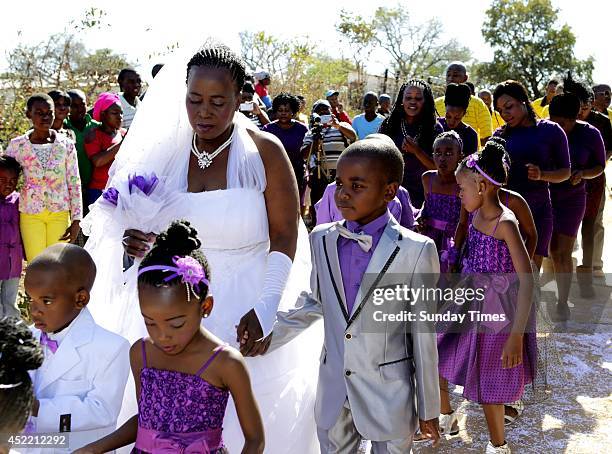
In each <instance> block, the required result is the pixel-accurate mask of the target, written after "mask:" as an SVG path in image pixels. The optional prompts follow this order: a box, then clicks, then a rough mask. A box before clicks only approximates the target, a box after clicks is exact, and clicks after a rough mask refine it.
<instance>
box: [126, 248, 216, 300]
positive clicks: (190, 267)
mask: <svg viewBox="0 0 612 454" xmlns="http://www.w3.org/2000/svg"><path fill="white" fill-rule="evenodd" d="M172 262H174V264H175V265H176V266H167V265H151V266H146V267H144V268H142V269H140V270H139V271H138V275H139V276H140V275H141V274H143V273H146V272H147V271H163V272H172V274H171V275H170V276H168V277H166V278H165V279H164V282H169V281H171V280H172V279H175V278H177V277H179V276H180V278H181V281H182V282H183V283H184V284H185V286H186V287H187V301H191V295H192V294H193V296H194V297H196V298H197V297H198V293H200V284H205V285H206V286H207V287H208V286H210V282H209V281H208V279H206V272H205V271H204V267H203V266H202V265H201V264H200V262H198V261H197V260H196V259H194V258H193V257H191V256H188V255H187V256H185V257H180V256H178V255H175V256H174V257H172ZM196 291H197V293H196Z"/></svg>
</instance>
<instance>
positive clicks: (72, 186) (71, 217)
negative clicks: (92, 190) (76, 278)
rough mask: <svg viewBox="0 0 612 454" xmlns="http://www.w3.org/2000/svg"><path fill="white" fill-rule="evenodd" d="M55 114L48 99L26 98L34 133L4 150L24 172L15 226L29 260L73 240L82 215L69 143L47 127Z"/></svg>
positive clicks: (77, 171)
mask: <svg viewBox="0 0 612 454" xmlns="http://www.w3.org/2000/svg"><path fill="white" fill-rule="evenodd" d="M54 112H55V111H54V104H53V99H51V97H50V96H49V95H46V94H35V95H32V96H30V98H29V99H28V101H27V111H26V115H27V117H28V118H29V119H30V120H31V121H32V125H33V129H32V130H30V131H28V132H27V133H25V134H24V135H22V136H19V137H16V138H15V139H13V140H11V142H10V144H9V146H8V147H7V149H6V150H5V152H4V154H5V155H7V156H12V157H14V158H15V159H16V160H17V161H18V162H19V164H21V166H22V168H23V174H24V180H25V181H24V185H23V187H22V188H21V190H20V195H19V210H20V213H21V214H20V216H19V227H20V230H21V238H22V240H23V244H24V248H25V253H26V258H27V260H28V261H31V260H33V259H34V257H36V256H37V255H38V254H40V252H42V251H43V250H44V249H45V248H46V247H47V246H50V245H52V244H55V243H57V242H59V241H64V240H68V241H70V242H71V243H74V242H76V240H77V235H78V233H79V229H80V227H79V224H80V220H81V217H82V213H83V201H82V198H81V179H80V178H79V168H78V163H77V155H76V151H75V148H74V142H73V141H72V140H69V139H67V138H66V137H65V136H64V135H61V134H58V133H57V132H56V131H54V130H53V129H51V126H52V125H53V120H54V118H55V113H54Z"/></svg>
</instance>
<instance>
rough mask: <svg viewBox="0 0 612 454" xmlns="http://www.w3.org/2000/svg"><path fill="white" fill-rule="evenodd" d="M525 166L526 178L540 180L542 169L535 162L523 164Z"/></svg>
mask: <svg viewBox="0 0 612 454" xmlns="http://www.w3.org/2000/svg"><path fill="white" fill-rule="evenodd" d="M525 165H526V166H527V178H529V179H530V180H535V181H538V180H541V179H542V171H541V170H540V167H538V166H537V165H535V164H525Z"/></svg>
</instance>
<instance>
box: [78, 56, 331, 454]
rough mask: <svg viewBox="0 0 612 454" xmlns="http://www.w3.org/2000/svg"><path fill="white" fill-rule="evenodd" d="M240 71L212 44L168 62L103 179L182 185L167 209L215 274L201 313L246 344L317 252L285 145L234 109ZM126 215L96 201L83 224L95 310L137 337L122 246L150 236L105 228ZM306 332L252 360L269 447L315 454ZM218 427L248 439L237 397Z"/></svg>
mask: <svg viewBox="0 0 612 454" xmlns="http://www.w3.org/2000/svg"><path fill="white" fill-rule="evenodd" d="M185 79H186V80H187V86H186V89H185ZM244 79H245V66H244V63H243V62H242V61H241V60H240V58H238V57H237V56H236V55H235V54H234V53H233V52H232V51H231V50H230V49H228V48H227V47H225V46H222V45H217V44H211V45H206V46H205V47H203V48H201V49H200V50H199V51H198V52H196V53H195V54H194V55H193V56H192V57H191V59H190V60H188V61H187V59H181V58H180V57H177V61H175V62H174V63H171V64H168V65H166V66H164V68H163V69H162V71H161V72H160V73H159V74H158V76H157V77H156V79H155V81H154V83H153V85H152V86H151V87H150V88H149V90H148V91H147V96H146V98H145V99H144V101H143V103H142V105H141V107H140V108H139V110H138V115H137V116H136V117H135V120H134V122H133V123H132V126H131V128H130V133H129V134H128V135H127V137H126V139H125V141H124V143H123V144H122V146H121V151H120V152H119V154H118V155H117V158H116V160H115V163H114V165H113V168H112V171H111V179H110V181H109V184H108V186H113V182H114V181H118V179H120V178H125V177H126V175H128V174H135V173H139V172H145V173H151V172H155V173H156V175H158V176H160V177H161V178H162V180H163V181H164V184H165V185H166V186H167V187H170V188H172V189H173V190H174V191H176V192H177V193H180V197H179V201H178V202H173V204H172V205H171V206H170V207H166V209H170V210H171V211H172V216H173V217H174V218H175V219H186V220H188V221H190V222H191V224H192V225H193V226H194V227H195V228H196V229H197V231H198V232H199V235H200V239H201V241H202V249H203V252H204V254H205V255H206V257H207V259H208V261H209V263H210V266H211V273H212V275H213V279H212V294H213V295H214V298H215V310H214V311H213V313H212V314H211V316H210V317H209V318H207V319H206V320H203V323H204V324H205V325H206V327H207V328H208V329H209V330H210V331H212V332H213V333H214V334H215V335H217V336H218V337H220V338H221V339H223V340H224V341H225V342H227V343H229V344H230V345H234V346H236V347H240V348H241V350H242V351H243V353H245V354H246V353H248V352H249V351H252V350H253V349H257V348H258V347H257V346H256V345H254V341H255V340H257V339H260V338H261V337H263V336H266V335H267V334H269V332H270V331H271V329H272V325H273V323H274V319H275V314H276V311H277V309H279V308H280V309H283V310H286V309H288V308H290V307H292V306H293V305H294V304H295V301H296V300H297V296H298V294H299V292H300V291H302V290H307V289H308V279H309V272H310V253H309V246H308V239H307V234H306V230H305V228H304V226H303V224H302V223H301V221H300V218H299V202H298V192H297V187H296V184H295V178H294V176H293V174H292V170H291V165H290V163H289V160H288V159H287V157H286V153H285V152H284V150H283V148H282V145H281V144H280V142H278V140H276V139H275V138H274V137H273V136H271V135H269V134H267V133H263V132H260V131H259V130H257V129H253V128H252V127H251V123H250V121H248V120H247V119H246V118H245V117H244V116H243V115H242V114H240V113H236V110H237V108H238V106H239V104H240V101H241V99H240V90H241V88H242V85H243V82H244ZM119 221H120V220H117V219H111V218H110V217H109V216H106V219H104V214H103V213H101V212H100V210H95V209H94V210H92V213H91V214H90V216H88V218H86V219H85V220H84V222H83V225H84V230H85V231H86V233H88V234H89V235H90V238H89V240H88V242H87V246H86V249H87V250H88V251H89V252H90V253H91V255H92V256H93V258H94V260H95V261H96V264H97V268H98V277H97V279H96V284H95V287H94V289H93V292H92V300H91V302H90V304H89V308H90V310H91V312H92V313H93V314H94V317H95V319H96V320H97V322H98V323H100V324H101V325H102V326H104V327H105V328H107V329H110V330H112V331H114V332H117V333H119V334H122V335H123V336H125V337H127V338H128V339H129V340H130V341H132V342H134V341H135V340H137V339H139V338H140V337H144V336H146V330H145V327H144V323H143V321H142V316H141V315H140V310H139V306H138V300H137V294H136V285H135V280H136V276H135V273H134V272H133V269H134V268H137V267H132V268H131V269H130V270H128V271H126V273H125V274H123V273H122V256H123V248H122V245H123V247H124V248H125V251H126V252H127V253H128V255H130V256H132V257H134V258H135V259H136V260H139V258H140V257H142V256H143V255H144V254H145V253H146V251H147V249H148V248H149V247H150V243H151V240H152V239H153V236H152V235H153V234H150V233H145V232H147V231H146V229H144V230H145V232H142V231H140V230H134V229H128V230H127V231H125V232H124V233H123V235H121V233H119V234H117V233H116V232H117V228H115V229H113V228H109V226H112V225H113V223H114V224H115V227H116V225H117V224H118V223H119ZM119 225H121V224H120V223H119ZM128 227H130V226H128ZM114 232H115V233H114ZM311 331H312V332H311V333H310V337H308V336H307V337H302V336H301V337H299V338H298V339H296V340H294V341H292V342H290V343H288V344H287V345H286V346H284V347H283V348H281V349H279V350H278V351H275V352H274V353H271V354H268V355H266V356H260V357H255V358H247V365H248V368H249V372H250V375H251V381H252V384H253V389H254V392H255V396H256V398H257V401H258V404H259V407H260V411H261V414H262V416H263V420H264V427H265V430H266V452H269V453H272V454H282V453H289V452H290V453H313V452H318V443H317V441H316V428H315V424H314V418H313V414H314V413H313V405H314V396H315V391H316V377H317V372H316V368H317V366H318V361H317V357H318V354H319V353H320V351H321V342H322V340H321V339H322V337H321V335H320V331H318V330H316V329H315V330H311ZM134 394H135V393H134V391H133V389H132V387H130V386H128V388H127V390H126V397H125V399H124V406H123V409H122V418H123V419H127V418H128V417H130V416H132V415H133V414H135V413H136V412H137V404H136V397H135V395H134ZM120 422H121V421H120ZM223 432H224V438H225V440H226V441H227V447H228V449H229V451H230V452H239V450H240V449H241V446H242V443H243V439H242V434H241V431H240V426H239V424H238V419H237V416H236V414H235V410H234V406H233V405H228V412H227V414H226V417H225V421H224V427H223Z"/></svg>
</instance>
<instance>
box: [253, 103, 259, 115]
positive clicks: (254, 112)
mask: <svg viewBox="0 0 612 454" xmlns="http://www.w3.org/2000/svg"><path fill="white" fill-rule="evenodd" d="M251 105H252V106H253V115H261V108H260V107H259V104H258V103H256V102H255V101H251Z"/></svg>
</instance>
